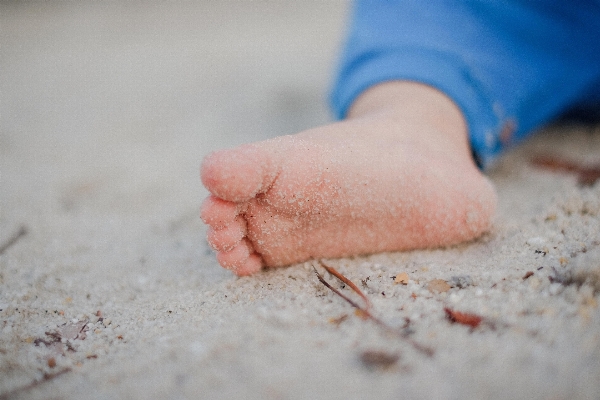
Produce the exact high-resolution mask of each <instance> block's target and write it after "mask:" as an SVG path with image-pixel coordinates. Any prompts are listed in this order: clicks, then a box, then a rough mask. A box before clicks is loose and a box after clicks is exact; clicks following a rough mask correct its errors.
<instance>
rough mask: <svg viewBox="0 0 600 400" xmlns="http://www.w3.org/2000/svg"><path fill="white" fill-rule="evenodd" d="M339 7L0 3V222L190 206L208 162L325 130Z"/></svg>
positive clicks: (342, 8)
mask: <svg viewBox="0 0 600 400" xmlns="http://www.w3.org/2000/svg"><path fill="white" fill-rule="evenodd" d="M348 5H349V4H348V3H347V2H341V1H322V2H321V1H299V2H296V1H289V2H284V1H241V0H240V1H197V2H154V3H148V2H40V3H29V2H2V3H1V4H0V49H1V51H0V93H1V100H0V101H1V103H0V158H1V161H0V163H1V164H0V167H1V168H2V169H1V171H2V192H3V193H2V196H1V197H2V199H1V201H2V216H1V218H2V219H3V220H6V219H7V218H8V219H10V220H16V219H19V218H21V217H24V215H21V217H20V216H19V215H17V216H16V217H15V216H14V213H17V214H28V213H29V214H30V213H31V212H32V209H37V210H38V211H39V212H42V213H44V212H48V211H50V212H52V211H61V212H62V211H69V210H71V211H72V210H79V211H85V210H86V209H87V210H88V211H92V209H93V210H94V211H95V212H108V213H111V212H114V211H119V210H120V211H122V212H125V213H131V212H135V211H143V212H148V211H149V209H148V207H149V208H150V209H152V208H153V207H156V206H158V207H160V208H161V209H162V208H163V207H165V206H167V205H168V204H167V203H171V204H173V203H178V202H179V203H181V202H183V203H185V205H183V204H182V206H184V207H189V206H191V204H193V203H195V205H194V207H195V206H196V205H198V204H199V202H200V200H201V197H203V196H204V195H205V192H204V189H202V188H201V185H200V182H199V179H198V166H199V164H200V161H201V159H202V157H203V156H204V155H205V154H206V153H208V152H210V151H212V150H215V149H219V148H224V147H230V146H233V145H237V144H240V143H245V142H251V141H255V140H260V139H264V138H268V137H273V136H276V135H281V134H289V133H294V132H296V131H298V130H301V129H305V128H308V127H311V126H315V125H319V124H322V123H324V122H327V121H328V120H330V114H329V111H328V107H327V94H328V89H329V85H330V83H331V82H332V80H333V77H334V73H335V65H336V59H337V56H338V51H339V47H340V44H341V42H342V40H343V32H344V25H345V18H346V14H347V11H348V10H347V9H348ZM174 193H176V194H177V195H176V196H175V195H174ZM173 206H176V204H174V205H173ZM9 210H10V212H9ZM110 210H112V211H110ZM11 213H12V214H13V216H12V217H10V216H8V214H11ZM21 219H22V218H21Z"/></svg>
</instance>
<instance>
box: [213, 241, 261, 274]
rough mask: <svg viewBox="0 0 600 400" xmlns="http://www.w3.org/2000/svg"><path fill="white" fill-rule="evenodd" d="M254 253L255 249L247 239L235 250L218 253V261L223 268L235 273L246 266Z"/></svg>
mask: <svg viewBox="0 0 600 400" xmlns="http://www.w3.org/2000/svg"><path fill="white" fill-rule="evenodd" d="M253 252H254V249H253V248H252V245H251V244H250V242H249V241H248V240H247V239H243V240H242V241H241V242H240V243H238V245H237V246H235V247H234V248H233V249H231V250H229V251H220V252H218V253H217V261H218V262H219V264H221V266H222V267H223V268H227V269H230V270H232V271H235V270H237V269H238V268H241V267H243V266H244V264H246V262H247V261H248V259H249V257H250V255H251V254H252V253H253Z"/></svg>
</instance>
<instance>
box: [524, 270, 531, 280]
mask: <svg viewBox="0 0 600 400" xmlns="http://www.w3.org/2000/svg"><path fill="white" fill-rule="evenodd" d="M530 276H533V271H527V273H525V275H523V280H525V279H527V278H529V277H530Z"/></svg>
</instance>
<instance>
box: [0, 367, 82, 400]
mask: <svg viewBox="0 0 600 400" xmlns="http://www.w3.org/2000/svg"><path fill="white" fill-rule="evenodd" d="M70 371H71V368H69V367H66V368H64V369H62V370H60V371H58V372H54V373H47V372H45V373H44V376H43V377H42V379H39V380H35V381H33V382H31V383H30V384H29V385H26V386H23V387H20V388H16V389H14V390H11V391H9V392H6V393H2V394H0V400H8V399H10V398H12V397H13V396H14V395H16V394H19V393H22V392H27V391H29V390H31V389H34V388H35V387H37V386H39V385H41V384H42V383H44V382H47V381H50V380H52V379H54V378H57V377H59V376H61V375H63V374H66V373H67V372H70Z"/></svg>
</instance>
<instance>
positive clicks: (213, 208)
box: [200, 196, 238, 230]
mask: <svg viewBox="0 0 600 400" xmlns="http://www.w3.org/2000/svg"><path fill="white" fill-rule="evenodd" d="M237 215H238V205H237V204H235V203H232V202H230V201H225V200H221V199H219V198H217V197H214V196H209V197H208V198H207V199H206V200H204V202H203V203H202V206H201V207H200V218H201V219H202V221H204V223H205V224H207V225H210V226H211V227H212V228H213V229H216V230H219V229H223V228H225V227H226V226H228V225H230V224H231V223H233V222H234V221H235V219H236V217H237Z"/></svg>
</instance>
